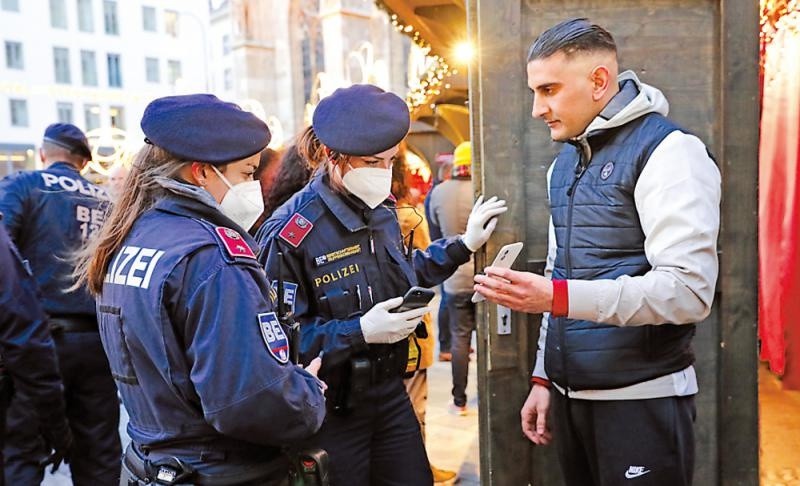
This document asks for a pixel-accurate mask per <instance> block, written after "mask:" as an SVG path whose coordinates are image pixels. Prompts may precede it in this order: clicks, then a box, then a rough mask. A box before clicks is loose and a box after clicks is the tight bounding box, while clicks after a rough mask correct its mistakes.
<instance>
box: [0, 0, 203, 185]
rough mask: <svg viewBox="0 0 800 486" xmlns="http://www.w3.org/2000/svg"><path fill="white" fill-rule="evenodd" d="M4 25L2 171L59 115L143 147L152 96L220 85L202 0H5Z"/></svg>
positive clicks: (32, 154) (19, 161)
mask: <svg viewBox="0 0 800 486" xmlns="http://www.w3.org/2000/svg"><path fill="white" fill-rule="evenodd" d="M0 25H2V29H0V42H2V44H3V53H4V56H3V59H2V61H0V176H2V175H4V174H7V173H10V172H13V171H16V170H19V169H23V168H34V167H35V166H36V164H37V163H38V155H37V153H36V150H37V148H38V146H39V144H40V143H41V138H42V133H43V132H44V129H45V127H46V126H47V125H49V124H50V123H54V122H58V121H60V122H69V123H73V124H75V125H77V126H78V127H80V128H82V129H83V130H85V131H87V132H91V133H96V134H99V136H100V137H101V138H103V137H107V138H110V137H111V136H112V135H111V133H112V130H111V129H112V128H115V129H118V130H121V132H120V131H116V130H115V131H113V133H114V134H115V135H114V138H115V140H114V143H113V144H112V143H109V142H108V141H106V142H103V143H101V145H106V146H111V145H114V144H116V145H120V144H127V145H132V146H133V147H132V150H135V149H136V148H138V146H140V145H141V141H142V134H141V130H140V128H139V120H140V119H141V115H142V112H143V111H144V108H145V106H146V105H147V103H149V102H150V100H152V99H153V98H156V97H159V96H166V95H170V94H178V93H186V92H198V91H207V90H208V89H209V86H210V78H209V73H210V65H209V63H208V58H207V56H206V53H205V52H204V48H203V46H206V45H207V44H208V4H207V3H206V2H205V1H202V0H195V1H185V0H158V1H156V0H124V1H123V0H25V1H22V0H1V1H0ZM93 130H94V132H92V131H93ZM123 132H124V133H126V134H127V139H126V140H119V139H120V138H123V139H124V138H125V136H124V135H121V134H122V133H123ZM105 134H108V135H105Z"/></svg>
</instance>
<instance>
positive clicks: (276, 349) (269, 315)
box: [258, 312, 289, 364]
mask: <svg viewBox="0 0 800 486" xmlns="http://www.w3.org/2000/svg"><path fill="white" fill-rule="evenodd" d="M258 327H259V328H260V329H261V337H262V338H264V344H266V345H267V350H268V351H269V354H271V355H272V357H273V358H275V359H276V360H278V362H279V363H283V364H286V363H288V362H289V339H288V338H287V337H286V333H285V332H283V327H281V324H280V322H278V317H277V316H276V315H275V313H274V312H264V313H262V314H259V315H258Z"/></svg>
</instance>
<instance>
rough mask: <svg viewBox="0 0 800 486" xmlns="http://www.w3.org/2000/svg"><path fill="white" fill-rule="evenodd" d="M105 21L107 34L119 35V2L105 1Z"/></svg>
mask: <svg viewBox="0 0 800 486" xmlns="http://www.w3.org/2000/svg"><path fill="white" fill-rule="evenodd" d="M103 22H104V23H105V26H106V34H108V35H119V19H118V18H117V2H115V1H112V0H104V1H103Z"/></svg>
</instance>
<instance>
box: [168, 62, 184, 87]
mask: <svg viewBox="0 0 800 486" xmlns="http://www.w3.org/2000/svg"><path fill="white" fill-rule="evenodd" d="M180 78H181V62H180V61H167V81H168V82H169V84H171V85H172V86H175V83H176V82H177V81H178V80H179V79H180Z"/></svg>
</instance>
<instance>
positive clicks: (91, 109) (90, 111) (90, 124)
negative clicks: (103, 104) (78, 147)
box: [83, 105, 100, 132]
mask: <svg viewBox="0 0 800 486" xmlns="http://www.w3.org/2000/svg"><path fill="white" fill-rule="evenodd" d="M83 118H84V123H85V124H86V131H87V132H88V131H89V130H94V129H95V128H100V106H99V105H84V106H83Z"/></svg>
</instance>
